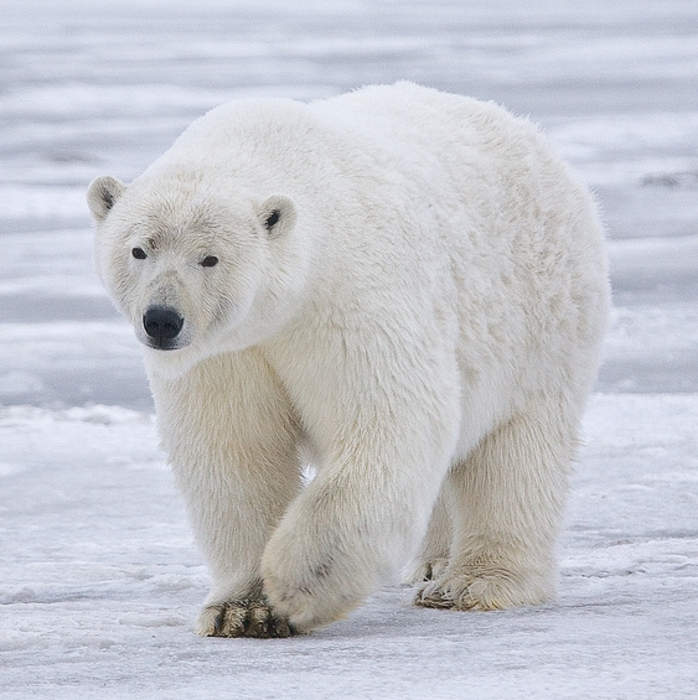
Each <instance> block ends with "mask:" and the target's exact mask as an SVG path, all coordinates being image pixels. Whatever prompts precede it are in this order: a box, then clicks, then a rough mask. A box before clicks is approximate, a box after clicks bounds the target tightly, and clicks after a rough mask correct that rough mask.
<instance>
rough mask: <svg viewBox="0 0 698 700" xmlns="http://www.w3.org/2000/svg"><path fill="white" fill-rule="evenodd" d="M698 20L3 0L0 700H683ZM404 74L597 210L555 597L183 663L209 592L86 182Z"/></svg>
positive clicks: (384, 621) (343, 625) (691, 573)
mask: <svg viewBox="0 0 698 700" xmlns="http://www.w3.org/2000/svg"><path fill="white" fill-rule="evenodd" d="M697 69H698V8H697V7H696V5H695V2H693V1H692V0H667V2H662V3H652V2H649V1H648V0H643V1H642V2H637V1H631V0H619V1H618V2H614V3H608V2H601V1H595V0H594V1H592V0H590V2H587V3H577V2H573V1H572V0H561V1H560V2H556V3H546V2H542V1H541V2H533V3H518V2H514V0H502V1H501V2H497V3H492V2H485V1H484V0H476V1H475V2H471V3H467V4H465V3H461V2H456V0H439V2H429V3H427V2H426V1H425V0H407V1H406V2H403V3H400V4H399V5H397V4H392V3H388V2H368V1H365V2H364V1H363V0H331V1H330V2H323V3H320V2H317V3H302V4H298V5H296V6H289V3H286V2H284V3H282V2H280V1H279V2H276V1H274V2H265V3H253V2H236V3H223V2H215V1H214V0H201V1H200V2H197V3H194V4H192V3H185V2H184V0H177V1H176V2H169V3H167V6H166V7H165V5H164V4H162V3H158V2H156V0H149V1H148V2H135V0H128V1H127V2H120V3H118V4H113V5H109V6H103V5H95V4H94V3H88V2H80V0H66V1H65V2H61V3H60V4H59V5H58V4H55V3H53V2H48V1H45V2H42V1H40V0H29V1H28V2H19V1H17V2H12V1H11V2H9V3H6V4H5V5H4V6H3V16H2V19H0V133H2V134H3V138H2V140H0V159H1V160H2V163H3V167H2V168H1V169H0V242H1V243H2V255H3V265H2V266H1V267H0V339H2V340H1V341H0V494H2V495H1V497H0V543H1V544H0V570H1V571H2V572H3V576H2V583H0V697H2V698H6V697H7V698H24V697H30V696H43V695H47V694H50V695H51V696H52V697H55V698H75V697H80V698H83V697H85V698H91V697H94V698H117V697H124V696H127V695H130V696H137V697H198V696H205V695H219V696H223V697H235V698H245V697H250V698H252V697H255V698H256V697H269V698H272V697H280V696H282V697H299V698H301V697H302V698H325V697H366V698H368V697H370V698H405V697H415V698H416V697H422V696H426V697H436V698H462V697H466V696H471V697H474V698H478V699H479V698H502V697H541V698H548V697H555V698H564V697H570V698H571V697H584V698H587V697H594V698H656V697H671V698H682V697H687V698H688V697H695V696H696V694H697V691H696V688H698V652H696V648H698V633H697V630H698V563H697V562H698V431H696V426H697V425H698V351H697V350H698V305H696V298H698V230H697V229H696V222H697V221H698V197H696V192H697V190H698V177H697V176H696V173H697V172H698V156H697V155H696V153H697V151H696V147H697V146H698V144H697V143H696V133H698V132H697V126H698V91H697V90H696V89H695V87H696V85H695V75H696V70H697ZM402 77H407V78H412V79H415V80H419V81H422V82H425V83H428V84H430V85H433V86H435V87H440V88H444V89H451V90H455V91H457V92H461V93H466V94H472V95H475V96H478V97H483V98H488V99H496V100H498V101H500V102H502V103H504V104H506V105H507V106H509V107H510V108H511V109H513V110H514V111H517V112H519V113H528V114H530V115H531V116H532V118H533V119H535V120H536V121H538V122H539V123H541V125H542V126H543V127H544V128H545V129H546V131H547V132H548V133H549V135H550V138H551V140H552V141H553V143H555V144H556V146H557V147H558V149H559V150H560V151H561V152H562V153H563V154H564V155H565V156H566V157H567V158H569V159H570V161H571V162H572V163H573V164H574V165H575V167H576V168H577V169H578V170H579V171H580V172H581V173H582V175H583V176H584V177H585V178H586V179H587V180H588V181H589V182H590V183H591V184H592V186H593V187H594V188H595V190H596V191H597V193H598V196H599V198H600V200H601V203H602V206H603V209H604V212H605V218H606V221H607V223H608V229H609V236H610V243H609V249H610V255H611V262H612V279H613V284H614V298H615V305H616V308H615V310H614V314H613V321H612V327H611V330H610V333H609V336H608V340H607V342H606V346H605V358H606V361H605V364H604V366H603V368H602V371H601V374H600V377H599V381H598V383H597V386H596V393H595V394H594V396H593V397H592V399H591V401H590V405H589V410H588V412H587V415H586V418H585V422H584V434H585V446H584V447H583V449H582V451H581V453H580V455H579V460H578V463H577V465H576V471H575V476H574V479H573V488H572V494H571V499H570V504H569V508H568V514H567V524H566V528H565V531H564V535H563V537H562V539H561V542H560V562H561V570H560V587H559V599H558V600H557V601H556V602H555V603H552V604H550V605H547V606H544V607H540V608H534V609H523V610H515V611H508V612H502V613H471V614H459V613H452V612H448V611H439V610H427V609H421V608H415V607H412V606H411V605H410V604H409V603H410V599H411V596H412V594H413V591H412V590H411V589H409V588H404V587H400V586H398V585H394V586H389V587H386V588H385V589H383V590H381V591H380V592H378V593H377V594H376V595H374V596H373V597H372V598H371V599H370V600H369V601H367V603H366V604H365V605H364V606H363V607H361V608H360V609H358V610H357V611H355V612H354V613H353V614H352V615H351V616H350V617H349V618H348V619H346V620H343V621H341V622H338V623H335V624H334V625H331V626H329V627H327V628H324V629H322V630H318V631H316V632H314V633H313V634H312V635H309V636H307V637H303V638H294V639H289V640H270V641H262V640H250V639H243V640H221V639H205V640H202V639H199V638H198V637H196V636H194V635H193V633H192V631H191V627H192V621H193V619H194V617H195V615H196V611H197V607H198V605H199V603H200V602H201V600H202V599H203V597H204V595H205V594H206V591H207V574H206V570H205V567H204V565H203V562H202V560H201V557H200V555H199V554H198V552H197V550H196V548H195V547H194V545H193V542H192V537H191V532H190V530H189V528H188V526H187V523H186V517H185V513H184V509H183V504H182V500H181V498H180V497H179V495H178V494H177V493H176V491H175V489H174V485H173V481H172V477H171V474H170V472H169V470H168V468H167V466H166V465H165V462H164V458H163V455H162V453H161V452H160V451H159V448H158V442H157V437H156V434H155V429H154V419H153V414H152V404H151V401H150V398H149V395H148V390H147V383H146V380H145V376H144V373H143V370H142V367H141V362H140V355H139V351H138V347H137V343H136V341H135V339H134V338H133V334H132V331H131V330H130V329H129V327H128V326H127V324H126V323H125V322H124V321H123V320H121V319H120V318H119V317H118V316H117V315H116V312H115V311H114V310H113V309H112V307H111V305H110V304H109V302H108V300H107V299H106V297H105V296H104V293H103V292H102V290H101V286H100V284H99V281H98V280H97V278H96V276H95V274H94V272H93V264H92V245H91V241H92V234H91V230H90V223H89V220H88V216H87V213H86V206H85V204H84V190H85V187H86V184H87V182H88V181H89V180H90V179H91V178H92V177H94V176H96V175H99V174H105V173H111V174H114V175H117V176H119V177H121V178H123V179H126V180H128V179H129V178H130V177H133V176H134V175H135V174H137V173H138V172H139V170H140V169H142V168H143V167H144V166H145V165H146V164H147V163H148V162H149V161H151V160H152V159H153V158H154V157H155V156H156V155H157V154H158V153H159V152H161V151H162V150H164V148H166V147H167V145H168V144H169V142H170V141H171V140H172V139H173V137H174V136H175V135H176V134H177V132H178V131H179V130H180V129H181V128H182V127H183V126H184V125H186V124H187V123H188V122H189V121H190V120H191V119H192V118H194V117H195V116H197V115H198V114H200V113H201V112H202V111H204V110H205V109H207V108H209V107H211V106H213V105H215V104H216V103H218V102H221V101H223V100H225V99H228V98H230V97H234V96H242V95H261V94H264V95H266V94H277V95H278V94H281V95H287V96H293V97H297V98H301V99H312V98H314V97H320V96H324V95H329V94H333V93H336V92H340V91H342V90H346V89H349V88H351V87H354V86H356V85H359V84H362V83H368V82H377V81H380V82H388V81H392V80H395V79H397V78H402Z"/></svg>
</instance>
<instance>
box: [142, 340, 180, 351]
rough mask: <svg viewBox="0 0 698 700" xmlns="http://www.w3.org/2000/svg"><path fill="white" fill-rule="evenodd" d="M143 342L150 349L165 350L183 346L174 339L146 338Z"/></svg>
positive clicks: (177, 348)
mask: <svg viewBox="0 0 698 700" xmlns="http://www.w3.org/2000/svg"><path fill="white" fill-rule="evenodd" d="M144 344H145V345H146V346H147V347H149V348H151V349H152V350H164V351H167V352H169V351H171V350H180V349H181V348H182V347H183V346H182V345H181V344H180V343H178V342H177V341H176V340H167V339H166V338H158V339H157V340H155V339H152V338H148V339H147V340H145V341H144Z"/></svg>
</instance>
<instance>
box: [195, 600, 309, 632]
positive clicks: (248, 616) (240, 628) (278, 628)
mask: <svg viewBox="0 0 698 700" xmlns="http://www.w3.org/2000/svg"><path fill="white" fill-rule="evenodd" d="M197 632H198V634H199V635H201V636H202V637H257V638H259V639H269V638H271V637H290V636H291V635H293V634H295V633H296V630H295V629H294V628H293V626H292V625H291V624H289V622H288V620H287V619H286V618H285V617H283V616H280V615H277V614H276V613H275V611H274V610H273V609H272V608H271V606H270V605H269V604H268V603H267V602H266V601H264V600H228V601H226V602H224V603H216V604H215V605H207V606H206V607H205V608H204V609H203V610H202V611H201V614H200V615H199V620H198V623H197Z"/></svg>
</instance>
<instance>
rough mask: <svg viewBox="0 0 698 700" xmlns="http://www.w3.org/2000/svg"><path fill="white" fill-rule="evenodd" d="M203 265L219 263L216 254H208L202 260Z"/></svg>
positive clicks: (210, 265)
mask: <svg viewBox="0 0 698 700" xmlns="http://www.w3.org/2000/svg"><path fill="white" fill-rule="evenodd" d="M201 264H202V265H203V267H213V266H214V265H218V258H217V257H216V256H215V255H207V256H206V257H205V258H204V259H203V260H202V261H201Z"/></svg>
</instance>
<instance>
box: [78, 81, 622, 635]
mask: <svg viewBox="0 0 698 700" xmlns="http://www.w3.org/2000/svg"><path fill="white" fill-rule="evenodd" d="M105 192H106V193H107V195H106V196H105V194H104V193H105ZM270 197H271V199H269V198H270ZM88 200H89V202H90V206H91V208H92V210H93V213H94V214H95V217H96V219H97V222H98V239H97V259H98V266H99V268H100V271H101V275H102V278H103V279H104V281H105V284H106V286H107V288H108V289H109V291H110V292H111V295H112V296H113V297H114V299H115V301H116V303H117V304H118V306H119V308H121V309H122V310H123V311H124V313H125V314H126V315H127V316H128V317H129V318H130V319H131V320H132V322H133V323H134V326H135V328H136V330H137V333H138V334H139V337H141V338H142V339H143V335H144V334H143V330H142V323H141V317H142V315H143V313H144V310H145V308H146V307H147V306H148V305H149V304H152V303H165V304H168V305H170V306H174V307H175V308H177V309H179V310H180V312H181V313H182V315H183V316H184V318H185V325H184V329H183V331H182V335H181V343H182V346H181V348H180V349H178V350H175V351H172V352H163V351H159V350H153V349H149V348H146V349H145V361H146V367H147V371H148V375H149V378H150V383H151V388H152V391H153V395H154V397H155V403H156V407H157V412H158V418H159V424H160V430H161V434H162V439H163V444H164V447H165V449H166V450H167V452H168V454H169V457H170V460H171V462H172V465H173V468H174V471H175V474H176V476H177V480H178V483H179V485H180V487H181V489H182V491H183V492H184V495H185V497H186V499H187V503H188V505H189V510H190V513H191V518H192V520H193V523H194V529H195V532H196V534H197V537H198V540H199V542H200V544H201V547H202V549H203V551H204V553H205V555H206V557H207V558H208V561H209V565H210V569H211V575H212V578H213V588H212V591H211V594H210V596H209V598H208V600H207V607H206V608H205V609H204V612H203V614H202V617H201V620H200V626H199V631H200V632H201V633H202V634H218V633H221V624H222V623H221V621H220V620H221V618H220V611H221V609H222V607H221V606H224V605H225V604H226V602H227V601H240V600H245V599H249V598H252V599H254V600H263V601H264V599H263V597H262V593H261V584H260V581H262V580H263V586H264V594H266V602H268V604H270V609H271V611H272V612H273V614H275V615H277V616H279V617H282V618H283V617H285V618H288V619H290V622H291V624H292V625H294V626H295V628H296V629H298V630H301V631H303V630H308V629H311V628H312V627H315V626H317V625H320V624H324V623H327V622H330V621H332V620H335V619H337V618H338V617H340V616H341V615H343V614H345V613H346V612H347V611H349V610H351V608H353V607H354V606H355V605H357V604H358V603H359V602H360V601H361V600H362V598H364V596H366V595H367V594H368V593H369V592H370V591H371V590H373V589H374V588H375V587H376V586H377V585H378V584H379V583H380V582H381V581H382V580H384V579H385V577H386V576H389V575H390V574H391V572H393V571H395V570H396V569H397V568H399V567H400V566H402V565H403V564H404V563H405V561H406V560H407V559H408V558H409V557H410V556H411V555H413V554H414V553H415V552H416V551H417V550H418V547H419V544H420V541H422V539H423V537H424V534H425V532H426V531H427V526H428V524H429V520H430V516H431V514H432V509H433V508H434V505H435V503H437V499H438V507H437V509H436V510H435V512H434V520H433V523H432V526H431V528H429V534H428V536H427V538H426V539H425V541H424V545H423V546H422V548H421V550H419V551H420V557H421V558H420V561H419V562H418V564H419V572H420V573H419V576H421V577H423V576H424V574H425V573H426V574H431V576H432V577H433V580H431V581H428V582H426V584H425V587H424V589H423V590H422V592H421V593H420V594H419V596H418V600H417V602H418V603H420V604H423V605H437V606H444V607H455V608H460V609H468V608H479V609H492V608H503V607H509V606H513V605H521V604H532V603H539V602H541V601H543V600H545V599H547V598H548V597H549V596H551V595H552V593H553V590H554V552H553V549H554V542H555V537H556V533H557V530H558V528H559V524H560V518H561V511H562V508H563V504H564V499H565V493H566V490H567V473H568V470H569V465H570V460H571V458H572V456H573V451H574V445H575V439H576V435H577V430H578V423H579V419H580V415H581V412H582V410H583V406H584V402H585V398H586V396H587V393H588V391H589V389H590V386H591V384H592V381H593V379H594V377H595V373H596V369H597V363H598V348H599V343H600V339H601V336H602V334H603V331H604V328H605V323H606V316H607V310H608V303H609V288H608V282H607V269H606V261H605V255H604V251H603V241H602V233H601V230H600V226H599V223H598V219H597V215H596V212H595V208H594V205H593V203H592V200H591V198H590V196H589V193H588V192H587V190H586V189H585V188H584V187H583V186H581V185H580V184H579V183H578V182H577V181H576V180H575V179H574V178H573V177H572V176H571V175H570V173H569V172H568V171H567V169H566V168H565V166H564V165H563V164H561V163H560V161H559V160H558V159H557V158H556V157H555V156H554V155H553V154H552V153H551V151H550V149H549V147H548V146H547V145H546V143H545V141H544V139H543V137H542V136H541V135H540V134H539V133H538V131H537V130H536V129H535V128H534V127H533V126H532V125H531V124H530V123H529V122H527V121H525V120H522V119H516V118H514V117H512V116H511V115H510V114H508V113H507V112H505V111H504V110H503V109H501V108H499V107H497V106H495V105H493V104H488V103H482V102H478V101H475V100H472V99H467V98H464V97H459V96H455V95H449V94H444V93H441V92H437V91H435V90H430V89H427V88H423V87H419V86H417V85H414V84H411V83H398V84H396V85H393V86H376V87H369V88H364V89H362V90H359V91H357V92H353V93H350V94H347V95H342V96H339V97H336V98H332V99H329V100H324V101H319V102H314V103H311V104H308V105H305V104H300V103H297V102H293V101H288V100H249V101H237V102H232V103H229V104H225V105H223V106H221V107H218V108H217V109H214V110H212V111H211V112H209V113H208V114H206V115H205V116H204V117H202V118H201V119H199V120H197V121H196V122H194V123H193V124H192V125H191V126H190V127H189V128H188V129H187V130H186V131H185V132H184V133H183V134H182V136H180V138H179V139H178V140H177V141H176V142H175V144H174V145H173V147H172V148H171V149H170V150H169V151H167V152H166V153H165V154H164V155H163V156H162V157H161V158H160V159H159V160H157V161H156V162H155V163H154V164H153V165H152V166H151V167H150V168H149V169H148V170H147V171H146V172H145V173H144V174H143V175H142V176H141V177H139V178H138V179H137V180H135V181H134V182H133V183H132V184H130V185H129V186H127V187H124V186H123V185H121V183H118V181H115V180H113V179H108V180H107V179H100V180H98V181H96V182H95V183H93V185H92V186H91V188H90V192H89V195H88ZM274 209H278V210H280V214H281V216H280V221H279V223H278V224H277V225H275V226H274V227H272V228H271V230H270V231H267V230H266V228H265V226H264V222H265V220H266V218H267V217H268V215H269V212H270V211H273V210H274ZM151 239H153V240H152V242H153V243H154V246H155V247H149V248H148V258H147V260H135V259H133V258H132V257H131V255H130V250H131V248H132V247H134V246H146V247H147V246H149V245H150V244H149V241H150V240H151ZM206 255H216V256H218V257H219V258H220V263H219V264H218V265H217V266H216V267H213V268H202V267H201V266H200V265H199V264H198V262H199V260H200V259H201V258H202V257H204V256H206ZM301 444H306V445H308V446H309V447H310V448H311V450H312V453H313V454H314V455H315V459H316V462H317V464H316V466H317V477H316V478H315V479H314V481H312V483H310V485H309V486H307V487H306V488H305V489H301V488H300V478H299V474H300V464H299V457H298V454H299V446H300V445H301ZM236 604H237V603H236ZM241 630H242V628H240V629H238V630H237V632H235V631H230V630H229V631H228V632H229V633H230V634H237V633H245V632H244V630H242V631H241Z"/></svg>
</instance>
